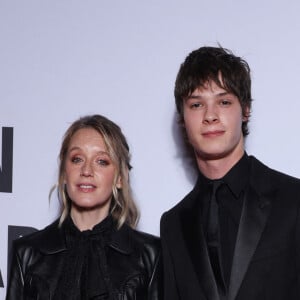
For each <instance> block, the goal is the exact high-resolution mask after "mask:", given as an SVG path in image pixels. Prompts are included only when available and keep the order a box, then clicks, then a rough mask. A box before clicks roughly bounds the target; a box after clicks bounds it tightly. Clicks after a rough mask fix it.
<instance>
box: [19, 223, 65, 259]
mask: <svg viewBox="0 0 300 300" xmlns="http://www.w3.org/2000/svg"><path fill="white" fill-rule="evenodd" d="M60 231H61V230H60V228H59V227H58V220H56V221H54V222H53V223H51V224H50V225H48V226H47V227H45V228H44V229H41V230H38V231H36V232H33V233H30V234H28V235H25V236H23V237H20V238H18V239H16V240H14V241H13V247H14V249H15V250H16V251H17V252H19V253H21V252H23V251H27V250H28V249H32V250H34V249H38V250H45V249H48V250H49V248H53V245H52V244H53V243H54V244H57V242H58V241H59V240H60V239H59V236H60ZM48 250H46V252H48Z"/></svg>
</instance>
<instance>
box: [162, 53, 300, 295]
mask: <svg viewBox="0 0 300 300" xmlns="http://www.w3.org/2000/svg"><path fill="white" fill-rule="evenodd" d="M175 99H176V106H177V110H178V113H179V117H180V120H181V122H182V125H183V127H184V129H185V133H186V137H187V140H188V141H189V144H190V145H191V146H192V148H193V150H194V153H195V158H196V162H197V166H198V169H199V177H198V180H197V183H196V185H195V187H194V189H193V190H192V191H191V192H190V193H189V194H188V195H187V196H186V197H185V198H184V199H183V200H182V201H181V202H180V203H178V204H177V205H176V206H175V207H174V208H172V209H171V210H169V211H168V212H166V213H164V214H163V216H162V219H161V239H162V245H163V255H164V277H165V279H164V280H165V281H164V282H165V298H164V299H165V300H179V299H180V300H202V299H203V300H204V299H206V300H219V299H220V300H223V299H226V300H294V299H295V300H296V299H300V257H299V256H300V217H299V206H300V180H298V179H295V178H292V177H290V176H288V175H284V174H282V173H279V172H277V171H274V170H272V169H270V168H268V167H267V166H265V165H263V164H262V163H261V162H259V161H258V160H257V159H256V158H255V157H253V156H248V155H247V153H246V152H245V149H244V138H245V136H246V135H247V134H248V127H247V124H248V121H249V116H250V109H251V79H250V69H249V66H248V64H247V63H246V62H245V61H244V60H243V59H241V58H240V57H237V56H235V55H233V54H232V53H231V52H230V51H229V50H226V49H223V48H221V47H219V48H214V47H202V48H200V49H198V50H195V51H193V52H192V53H190V54H189V55H188V57H187V58H186V60H185V61H184V63H183V64H182V65H181V67H180V70H179V73H178V75H177V79H176V84H175Z"/></svg>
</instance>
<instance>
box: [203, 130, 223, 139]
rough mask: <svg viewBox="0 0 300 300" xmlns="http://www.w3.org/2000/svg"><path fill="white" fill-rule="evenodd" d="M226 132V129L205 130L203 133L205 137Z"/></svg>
mask: <svg viewBox="0 0 300 300" xmlns="http://www.w3.org/2000/svg"><path fill="white" fill-rule="evenodd" d="M224 133H225V131H224V130H210V131H205V132H203V133H202V135H203V136H204V137H217V136H221V135H223V134H224Z"/></svg>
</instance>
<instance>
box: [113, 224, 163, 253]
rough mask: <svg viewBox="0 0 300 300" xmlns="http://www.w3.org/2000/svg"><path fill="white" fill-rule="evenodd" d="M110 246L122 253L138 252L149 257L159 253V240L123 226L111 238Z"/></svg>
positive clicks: (156, 237) (148, 234)
mask: <svg viewBox="0 0 300 300" xmlns="http://www.w3.org/2000/svg"><path fill="white" fill-rule="evenodd" d="M112 246H113V247H114V248H116V249H119V250H121V251H122V252H124V253H126V252H128V253H130V252H131V251H138V252H141V253H144V254H150V255H151V256H157V255H159V253H160V251H161V244H160V238H159V237H158V236H155V235H153V234H150V233H146V232H143V231H140V230H137V229H133V228H131V227H130V226H128V225H126V224H124V225H123V226H122V227H121V228H120V229H119V230H117V231H116V233H115V234H114V236H113V239H112Z"/></svg>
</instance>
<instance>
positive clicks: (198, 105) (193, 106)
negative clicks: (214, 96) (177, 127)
mask: <svg viewBox="0 0 300 300" xmlns="http://www.w3.org/2000/svg"><path fill="white" fill-rule="evenodd" d="M201 106H202V104H201V103H199V102H196V103H192V104H191V108H199V107H201Z"/></svg>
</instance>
